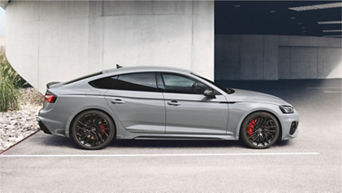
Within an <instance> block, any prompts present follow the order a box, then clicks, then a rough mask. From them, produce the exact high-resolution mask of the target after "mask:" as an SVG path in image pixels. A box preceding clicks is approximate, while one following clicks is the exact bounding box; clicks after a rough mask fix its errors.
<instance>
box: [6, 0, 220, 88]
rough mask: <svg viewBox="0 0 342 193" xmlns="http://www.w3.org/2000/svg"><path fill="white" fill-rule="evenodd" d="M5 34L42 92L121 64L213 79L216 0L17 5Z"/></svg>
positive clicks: (17, 64)
mask: <svg viewBox="0 0 342 193" xmlns="http://www.w3.org/2000/svg"><path fill="white" fill-rule="evenodd" d="M6 34H7V37H6V53H7V56H8V59H9V61H10V63H11V64H12V65H13V67H14V68H15V69H16V70H17V71H18V72H19V73H20V74H21V75H22V76H23V77H24V78H25V79H26V80H27V81H28V82H30V83H31V84H32V85H33V86H34V87H36V88H38V89H39V90H40V91H41V92H45V89H46V88H45V84H46V83H47V82H50V81H67V80H70V79H72V78H75V77H78V76H81V75H84V74H87V73H91V72H95V71H99V70H102V69H107V68H113V67H114V66H115V64H120V65H123V66H138V65H144V66H145V65H148V66H150V65H152V66H153V65H156V66H172V67H179V68H184V69H189V70H192V71H194V72H196V73H198V74H201V75H203V76H206V77H207V78H210V79H213V76H214V2H212V1H200V2H197V1H194V2H192V1H185V2H184V1H176V2H172V1H171V2H168V1H162V2H160V1H125V2H122V1H121V2H120V1H118V2H113V1H104V2H103V1H92V2H88V1H83V2H82V1H81V2H80V1H78V2H76V1H75V2H73V1H59V2H17V1H12V2H11V3H9V4H8V6H7V8H6Z"/></svg>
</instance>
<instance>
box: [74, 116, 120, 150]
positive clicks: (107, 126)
mask: <svg viewBox="0 0 342 193" xmlns="http://www.w3.org/2000/svg"><path fill="white" fill-rule="evenodd" d="M114 135H115V125H114V123H113V121H112V119H111V118H110V117H109V116H108V115H107V114H105V113H103V112H101V111H97V110H89V111H85V112H82V113H80V114H79V115H77V116H76V117H75V119H74V121H73V123H72V127H71V136H72V139H73V141H74V142H75V143H76V144H77V145H78V146H79V147H81V148H83V149H89V150H95V149H101V148H103V147H105V146H107V145H108V144H109V143H110V142H111V141H112V140H113V138H114Z"/></svg>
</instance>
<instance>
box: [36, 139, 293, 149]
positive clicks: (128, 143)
mask: <svg viewBox="0 0 342 193" xmlns="http://www.w3.org/2000/svg"><path fill="white" fill-rule="evenodd" d="M41 143H43V144H44V145H46V146H55V147H69V148H79V147H78V146H77V145H76V144H74V143H73V141H72V140H71V139H70V138H66V137H59V136H45V137H44V139H43V140H41ZM287 145H289V141H279V142H277V143H275V144H274V145H273V146H287ZM108 147H113V148H115V147H118V148H222V147H227V148H229V147H237V148H247V147H246V146H244V145H243V144H242V143H241V142H240V141H223V140H222V141H216V140H113V141H112V142H111V143H110V144H109V145H108Z"/></svg>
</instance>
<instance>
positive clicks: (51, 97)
mask: <svg viewBox="0 0 342 193" xmlns="http://www.w3.org/2000/svg"><path fill="white" fill-rule="evenodd" d="M56 99H57V96H56V95H54V94H51V93H46V94H45V101H46V102H48V103H54V102H55V101H56Z"/></svg>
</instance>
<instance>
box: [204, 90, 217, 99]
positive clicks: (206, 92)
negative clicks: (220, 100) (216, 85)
mask: <svg viewBox="0 0 342 193" xmlns="http://www.w3.org/2000/svg"><path fill="white" fill-rule="evenodd" d="M203 95H204V96H206V97H208V98H216V97H215V91H214V90H213V89H205V90H204V92H203Z"/></svg>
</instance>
